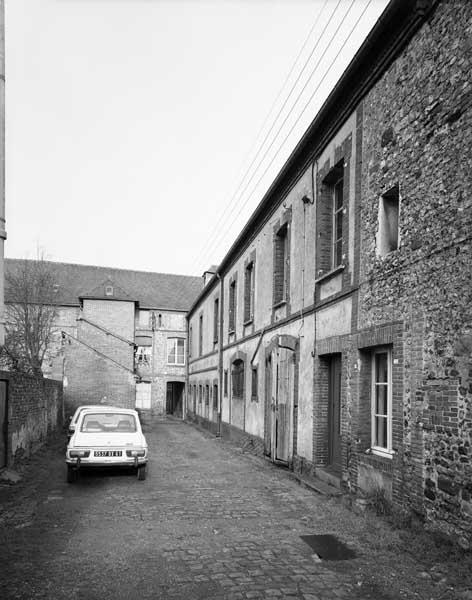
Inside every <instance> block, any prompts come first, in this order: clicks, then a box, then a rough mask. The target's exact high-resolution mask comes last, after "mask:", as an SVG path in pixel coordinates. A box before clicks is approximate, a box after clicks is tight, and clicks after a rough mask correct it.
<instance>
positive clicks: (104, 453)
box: [93, 450, 121, 456]
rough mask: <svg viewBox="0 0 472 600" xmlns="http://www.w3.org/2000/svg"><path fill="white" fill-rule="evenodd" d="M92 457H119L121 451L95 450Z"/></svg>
mask: <svg viewBox="0 0 472 600" xmlns="http://www.w3.org/2000/svg"><path fill="white" fill-rule="evenodd" d="M93 455H94V456H121V450H95V452H94V453H93Z"/></svg>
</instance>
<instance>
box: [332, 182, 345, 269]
mask: <svg viewBox="0 0 472 600" xmlns="http://www.w3.org/2000/svg"><path fill="white" fill-rule="evenodd" d="M332 193H333V233H332V250H331V259H332V263H331V267H332V268H333V269H335V268H336V267H339V265H341V264H342V262H343V214H344V180H343V176H342V175H341V176H340V177H339V178H338V179H337V180H336V181H335V183H334V184H333V190H332Z"/></svg>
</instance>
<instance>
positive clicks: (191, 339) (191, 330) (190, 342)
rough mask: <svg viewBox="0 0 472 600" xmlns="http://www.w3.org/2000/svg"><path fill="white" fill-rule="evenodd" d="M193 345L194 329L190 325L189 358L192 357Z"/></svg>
mask: <svg viewBox="0 0 472 600" xmlns="http://www.w3.org/2000/svg"><path fill="white" fill-rule="evenodd" d="M192 343H193V328H192V326H191V325H190V327H189V329H188V357H189V358H191V357H192Z"/></svg>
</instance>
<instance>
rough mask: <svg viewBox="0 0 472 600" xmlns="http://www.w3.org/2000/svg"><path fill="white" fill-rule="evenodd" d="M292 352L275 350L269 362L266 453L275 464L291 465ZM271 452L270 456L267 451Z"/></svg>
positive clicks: (267, 374) (281, 349) (267, 366)
mask: <svg viewBox="0 0 472 600" xmlns="http://www.w3.org/2000/svg"><path fill="white" fill-rule="evenodd" d="M293 376H294V363H293V352H292V351H291V350H289V349H287V348H275V349H274V350H273V351H272V353H271V355H270V357H269V358H268V360H267V362H266V406H267V405H268V404H269V402H270V410H266V419H267V425H266V429H265V440H264V441H265V446H266V453H267V454H269V455H270V457H271V458H272V460H273V461H277V462H283V463H288V462H289V460H290V458H291V454H292V443H291V441H292V427H293V424H292V415H293V391H294V385H293V384H294V380H293ZM269 448H270V452H268V451H267V450H268V449H269Z"/></svg>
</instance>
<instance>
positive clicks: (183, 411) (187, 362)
mask: <svg viewBox="0 0 472 600" xmlns="http://www.w3.org/2000/svg"><path fill="white" fill-rule="evenodd" d="M187 314H188V313H187ZM185 322H186V326H185V333H186V335H187V352H186V353H185V354H186V358H187V360H186V362H185V364H186V368H185V402H184V406H183V407H182V421H185V419H186V418H187V403H188V401H189V389H190V387H189V381H190V375H189V371H190V327H189V322H190V319H189V318H188V317H187V315H186V316H185Z"/></svg>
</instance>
